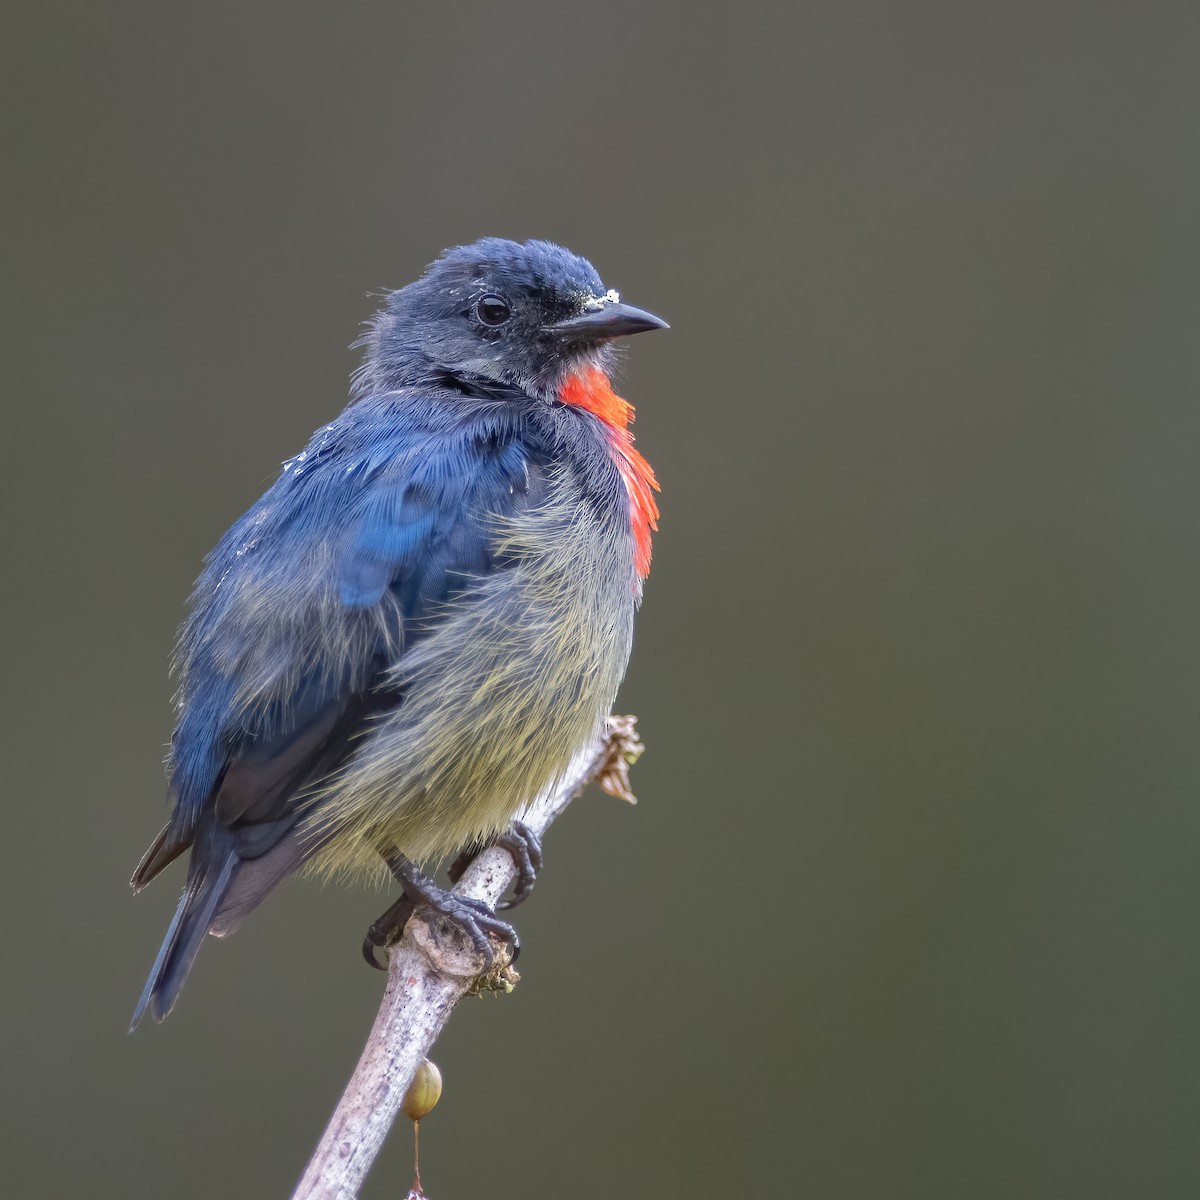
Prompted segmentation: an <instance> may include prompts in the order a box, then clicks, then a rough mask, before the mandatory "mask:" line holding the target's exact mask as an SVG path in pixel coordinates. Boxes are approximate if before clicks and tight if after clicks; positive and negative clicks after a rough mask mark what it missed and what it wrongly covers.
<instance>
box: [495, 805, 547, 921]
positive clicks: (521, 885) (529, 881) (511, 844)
mask: <svg viewBox="0 0 1200 1200" xmlns="http://www.w3.org/2000/svg"><path fill="white" fill-rule="evenodd" d="M495 844H496V845H497V846H502V847H503V848H504V849H505V850H507V851H508V852H509V854H511V855H512V859H513V862H514V863H516V864H517V878H516V880H515V882H514V883H513V890H512V895H511V896H510V897H509V898H508V899H507V900H504V901H502V902H501V903H500V904H498V905H497V908H501V909H509V908H516V907H517V905H518V904H520V903H521V902H522V901H523V900H524V899H525V898H526V897H527V896H528V895H529V893H530V892H532V891H533V885H534V884H535V883H537V877H538V872H539V871H540V870H541V869H542V839H541V838H539V837H538V835H537V834H536V833H534V832H533V830H532V829H530V828H529V826H528V825H526V824H525V822H524V821H514V822H513V823H512V824H511V825H510V826H509V827H508V829H507V830H505V832H504V833H502V834H501V835H500V836H499V837H498V838H497V839H496V842H495Z"/></svg>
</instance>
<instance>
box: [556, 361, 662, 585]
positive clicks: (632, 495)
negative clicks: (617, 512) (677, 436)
mask: <svg viewBox="0 0 1200 1200" xmlns="http://www.w3.org/2000/svg"><path fill="white" fill-rule="evenodd" d="M561 395H562V401H563V403H564V404H573V405H574V406H575V407H576V408H582V409H585V410H586V411H587V412H590V413H594V414H595V415H596V416H597V417H599V418H600V420H601V421H603V422H604V424H605V425H606V426H607V427H608V445H609V449H610V450H611V452H612V456H613V462H614V463H616V465H617V470H618V471H620V473H621V478H622V479H623V480H624V481H625V490H626V491H627V492H628V493H629V520H630V524H631V525H632V527H633V548H634V554H633V565H634V566H635V567H636V568H637V573H638V578H639V579H645V578H646V576H647V575H648V574H649V572H650V535H651V533H653V532H655V531H656V530H657V529H658V505H657V504H656V503H655V500H654V493H655V492H657V491H658V490H659V489H658V480H657V479H655V478H654V471H653V469H652V468H651V466H650V464H649V463H648V462H647V461H646V460H645V459H644V458H643V457H642V456H641V454H639V453H638V452H637V451H636V450H635V449H634V448H633V434H632V433H630V432H629V426H630V425H631V424H632V423H633V405H632V404H630V403H629V401H628V400H622V399H621V397H620V396H618V395H617V393H616V392H614V391H613V390H612V384H611V383H610V382H609V380H608V376H607V375H605V374H604V372H603V371H601V370H600V369H599V368H597V367H589V368H588V369H587V370H586V371H584V372H583V374H581V375H568V376H567V379H566V382H565V383H564V384H563V386H562V393H561Z"/></svg>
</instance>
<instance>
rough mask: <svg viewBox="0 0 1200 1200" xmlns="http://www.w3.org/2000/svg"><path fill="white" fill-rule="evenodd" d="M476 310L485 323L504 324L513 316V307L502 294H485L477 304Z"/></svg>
mask: <svg viewBox="0 0 1200 1200" xmlns="http://www.w3.org/2000/svg"><path fill="white" fill-rule="evenodd" d="M475 311H476V312H477V313H478V314H479V319H480V320H481V321H482V322H483V323H484V324H485V325H503V324H504V322H505V321H507V320H508V318H509V317H511V316H512V309H511V308H509V307H508V301H506V300H504V299H502V298H501V297H500V296H484V297H483V299H482V300H480V301H479V303H478V304H477V305H475Z"/></svg>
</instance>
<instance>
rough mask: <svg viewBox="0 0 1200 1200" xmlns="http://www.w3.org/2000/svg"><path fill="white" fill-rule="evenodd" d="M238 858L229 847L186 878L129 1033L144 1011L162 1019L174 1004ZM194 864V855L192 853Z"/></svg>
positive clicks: (223, 894)
mask: <svg viewBox="0 0 1200 1200" xmlns="http://www.w3.org/2000/svg"><path fill="white" fill-rule="evenodd" d="M240 862H241V859H240V858H239V857H238V853H237V851H236V850H235V849H233V848H232V847H229V848H228V849H227V850H226V851H225V853H224V855H223V856H222V857H220V858H219V859H218V860H217V863H216V864H214V866H215V869H212V870H206V871H205V872H204V873H203V875H201V876H199V877H198V878H195V879H189V880H188V884H187V888H186V890H185V891H184V893H183V897H182V898H181V899H180V901H179V907H178V908H177V909H176V910H175V916H174V918H173V919H172V921H171V926H170V928H169V929H168V930H167V936H166V937H165V938H163V944H162V946H161V947H160V948H159V951H158V957H157V958H156V959H155V960H154V966H153V968H151V971H150V978H149V979H147V980H146V986H145V988H144V989H143V990H142V997H141V999H140V1000H139V1001H138V1005H137V1008H136V1009H134V1012H133V1020H132V1021H131V1022H130V1023H129V1031H130V1032H131V1033H132V1032H133V1030H135V1029H136V1028H137V1026H138V1023H139V1022H140V1021H141V1019H142V1018H143V1017H144V1016H145V1015H146V1013H147V1012H149V1013H150V1015H151V1016H152V1017H153V1018H154V1020H156V1021H161V1020H162V1019H163V1018H164V1017H165V1016H166V1015H167V1013H169V1012H170V1011H171V1009H172V1008H173V1007H174V1006H175V1001H176V1000H177V999H178V998H179V991H180V989H181V988H182V987H183V985H184V982H185V981H186V980H187V977H188V972H189V971H190V970H191V969H192V962H193V961H194V960H195V957H196V955H197V953H199V950H200V943H201V942H203V941H204V937H205V935H206V934H207V933H208V931H209V928H210V927H211V925H212V923H213V919H214V918H215V917H216V915H217V911H218V909H219V908H220V906H221V901H222V900H224V898H225V894H226V892H228V891H229V886H230V884H231V883H232V882H233V877H234V874H235V872H236V870H237V867H238V864H239V863H240ZM193 865H195V859H194V856H193Z"/></svg>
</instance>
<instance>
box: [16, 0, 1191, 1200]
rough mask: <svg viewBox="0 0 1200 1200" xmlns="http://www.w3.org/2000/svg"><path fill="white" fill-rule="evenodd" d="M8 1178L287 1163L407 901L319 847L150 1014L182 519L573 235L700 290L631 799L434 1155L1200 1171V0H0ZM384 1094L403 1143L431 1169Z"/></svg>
mask: <svg viewBox="0 0 1200 1200" xmlns="http://www.w3.org/2000/svg"><path fill="white" fill-rule="evenodd" d="M4 26H5V32H4V38H3V48H2V50H0V55H2V56H3V63H2V70H0V80H2V83H0V87H2V88H3V90H4V93H5V95H4V97H3V104H2V105H0V113H2V116H0V122H2V124H3V128H4V135H5V154H4V171H3V186H2V193H0V196H2V199H0V204H2V206H3V209H2V217H3V227H4V231H5V242H6V249H5V268H4V273H3V281H4V285H5V287H4V291H5V295H4V302H3V312H2V314H0V315H2V317H3V341H4V347H5V352H4V354H3V356H2V359H3V361H2V362H0V373H2V375H0V379H2V384H3V392H2V396H3V404H4V426H3V447H4V467H3V472H2V473H0V475H2V478H3V482H4V484H5V485H6V492H7V498H6V500H5V508H4V513H5V517H4V522H3V526H4V538H5V546H6V549H5V553H4V559H3V564H4V588H3V594H4V602H5V607H6V616H5V619H4V621H3V625H2V628H3V635H4V657H3V677H4V683H5V693H6V696H5V712H4V719H3V722H2V727H3V730H4V734H5V741H6V743H7V745H6V749H5V753H4V789H3V810H2V811H3V830H4V836H3V841H2V844H0V858H2V863H3V871H2V874H0V912H2V913H3V922H4V928H5V937H4V946H3V953H2V956H0V962H2V963H3V967H2V970H3V988H2V989H0V1037H2V1038H3V1045H4V1052H3V1068H2V1071H0V1076H2V1078H3V1085H2V1086H0V1094H2V1097H3V1105H4V1108H3V1112H2V1113H0V1145H2V1148H3V1168H2V1170H0V1176H2V1177H3V1180H4V1184H3V1189H2V1190H3V1191H4V1192H5V1194H6V1195H13V1196H17V1195H21V1196H38V1197H42V1196H45V1197H68V1196H70V1197H76V1196H78V1197H82V1196H87V1197H89V1198H90V1200H106V1198H110V1197H112V1198H116V1197H120V1198H122V1200H129V1198H133V1197H136V1198H140V1197H155V1198H158V1197H170V1198H171V1200H186V1198H191V1197H195V1198H200V1197H212V1196H223V1197H254V1198H258V1197H283V1196H285V1195H286V1194H287V1192H288V1189H289V1188H290V1186H291V1184H292V1183H293V1181H294V1180H295V1179H296V1178H297V1176H298V1175H299V1172H300V1170H301V1168H302V1166H303V1163H304V1162H305V1160H306V1158H307V1155H308V1153H309V1150H310V1149H311V1147H312V1145H313V1143H314V1141H315V1139H316V1137H317V1135H318V1133H319V1131H320V1129H321V1127H322V1125H323V1122H324V1120H325V1117H326V1115H327V1114H328V1112H329V1110H330V1108H331V1106H332V1105H333V1103H334V1101H335V1100H336V1097H337V1095H338V1092H339V1090H340V1088H341V1085H342V1083H343V1081H344V1080H345V1078H346V1076H347V1075H348V1073H349V1071H350V1068H351V1066H352V1064H353V1061H354V1058H355V1056H356V1053H357V1051H358V1049H359V1047H360V1046H361V1044H362V1041H363V1038H364V1035H365V1032H366V1029H367V1027H368V1024H369V1021H370V1019H371V1016H372V1014H373V1012H374V1009H375V1006H376V1003H377V1000H378V997H379V994H380V988H381V984H382V977H380V976H378V975H376V974H373V973H372V972H370V971H368V970H366V969H365V968H364V967H363V966H362V964H361V962H360V960H359V957H358V946H359V940H360V938H361V935H362V933H363V930H364V928H365V927H366V925H367V924H368V923H369V922H370V921H371V920H372V919H373V918H374V917H375V916H376V915H377V914H378V913H379V912H380V911H381V909H382V908H383V907H384V905H385V903H386V899H385V897H384V896H383V895H380V894H367V893H362V892H353V891H338V890H336V889H332V888H329V889H324V890H322V889H319V888H317V887H315V886H313V885H308V884H304V883H292V884H290V885H288V886H286V887H285V888H283V889H281V891H280V892H279V893H278V894H276V895H275V896H273V897H272V898H271V900H270V901H269V902H268V903H267V904H266V905H265V907H264V908H263V909H262V910H261V911H260V912H259V913H258V914H257V915H256V916H255V917H254V918H253V919H252V920H251V921H250V922H249V923H248V924H247V926H246V927H245V929H244V930H243V931H242V932H241V933H239V935H238V936H237V937H236V938H234V939H232V940H231V941H229V942H227V943H210V944H209V945H208V946H206V947H205V949H204V951H203V953H202V954H201V956H200V958H199V960H198V964H197V969H196V971H195V974H194V976H193V978H192V980H191V982H190V983H189V985H188V987H187V989H186V991H185V993H184V996H183V999H182V1002H181V1003H180V1006H179V1008H178V1009H177V1010H176V1012H175V1014H174V1015H173V1016H172V1017H171V1019H170V1021H168V1022H167V1023H166V1024H165V1025H164V1026H162V1027H161V1028H154V1027H147V1028H143V1029H141V1030H139V1031H138V1032H137V1034H136V1035H135V1036H133V1037H129V1036H127V1035H126V1033H125V1027H126V1023H127V1021H128V1018H129V1014H130V1011H131V1009H132V1007H133V1003H134V1001H135V999H136V997H137V994H138V991H139V989H140V988H141V985H142V981H143V979H144V977H145V973H146V971H147V969H148V967H149V965H150V962H151V960H152V958H153V955H154V952H155V949H156V947H157V945H158V942H159V939H160V937H161V936H162V933H163V931H164V929H165V927H166V924H167V921H168V919H169V916H170V913H171V911H172V908H173V906H174V902H175V898H176V895H177V888H178V885H179V882H180V873H179V871H178V870H176V871H175V872H173V874H172V875H171V876H170V877H168V878H166V879H164V880H162V881H160V882H158V883H156V884H155V886H154V887H153V888H152V889H151V890H150V891H149V892H147V893H146V894H145V895H143V896H140V897H138V898H137V899H136V900H135V899H133V898H132V897H131V896H130V895H129V892H128V889H127V887H126V880H127V878H128V876H129V873H130V871H131V869H132V868H133V866H134V864H135V863H136V861H137V859H138V857H139V855H140V854H141V852H142V850H143V848H144V846H145V844H146V843H147V842H148V841H149V840H150V838H151V837H152V836H153V834H154V833H155V831H156V830H157V828H158V826H159V823H160V821H161V820H162V818H163V809H162V801H163V792H164V788H163V782H162V776H161V768H160V758H161V754H162V748H163V746H164V743H165V742H166V740H167V738H168V736H169V733H170V727H171V710H170V705H169V698H170V686H169V683H168V679H167V659H168V654H169V650H170V645H171V640H172V634H173V630H174V628H175V627H176V625H177V623H178V621H179V620H180V617H181V614H182V603H183V600H184V597H185V596H186V594H187V592H188V589H189V586H190V583H191V581H192V579H193V578H194V576H195V573H196V571H197V569H198V566H199V563H200V561H201V558H202V556H203V555H204V553H205V552H206V550H207V549H208V548H209V546H210V545H211V544H212V543H213V542H214V541H215V539H216V538H217V537H218V536H219V534H220V533H221V532H222V530H223V529H224V528H225V527H226V526H227V524H228V523H229V522H230V521H232V520H233V519H234V518H235V517H236V516H237V515H238V514H239V513H240V512H242V511H243V509H244V508H245V507H246V506H247V505H248V504H249V503H250V502H251V501H252V500H253V499H254V498H255V497H256V496H257V495H258V494H259V492H260V491H261V490H262V488H263V487H264V486H265V484H266V483H267V482H268V481H269V480H270V479H271V477H272V475H273V473H274V472H275V471H276V470H277V467H278V464H279V462H280V461H281V460H282V459H284V458H285V457H287V456H288V455H290V454H293V453H294V452H295V451H297V450H298V449H299V448H300V447H301V446H302V445H303V444H304V442H305V440H306V438H307V437H308V434H309V433H310V431H311V430H312V429H313V428H315V427H316V426H317V425H319V424H321V423H323V422H324V421H326V420H328V419H329V418H330V417H331V416H333V415H334V414H335V413H336V412H337V411H338V410H339V409H340V407H341V406H342V404H343V403H344V400H345V396H346V385H347V379H348V375H349V373H350V371H351V369H352V367H353V366H354V364H355V361H356V356H355V354H354V353H353V352H351V351H350V350H348V349H347V346H348V344H349V343H350V342H351V341H352V339H353V338H354V337H355V336H356V331H357V327H358V325H359V323H360V322H361V321H362V320H364V319H365V318H366V317H367V315H368V314H369V313H370V312H371V311H372V307H373V304H374V301H373V300H372V298H371V296H370V295H369V293H370V292H372V291H378V290H380V289H385V288H390V287H397V286H400V285H402V284H404V283H406V282H408V281H409V280H411V279H412V278H413V277H414V276H415V275H416V274H417V273H418V272H419V271H420V270H421V269H422V268H423V266H424V265H425V264H426V263H427V262H428V261H429V260H430V259H431V258H432V257H433V256H434V255H436V254H437V253H438V252H439V251H440V250H441V249H442V248H443V247H444V246H447V245H451V244H455V243H458V242H463V241H468V240H472V239H474V238H476V237H478V236H480V235H483V234H500V235H506V236H512V237H518V238H526V237H535V236H536V237H546V238H551V239H555V240H558V241H561V242H563V243H565V244H567V245H569V246H571V247H572V248H574V249H576V250H578V251H580V252H582V253H584V254H586V255H587V256H588V257H590V258H591V259H592V260H593V261H594V263H595V264H596V265H597V267H598V268H599V270H600V271H601V273H602V275H603V277H604V279H605V281H606V283H607V284H608V285H610V286H613V287H616V288H619V289H620V290H621V291H622V293H623V295H624V296H625V298H626V299H628V300H630V301H632V302H634V303H636V304H639V305H643V306H645V307H647V308H650V309H652V310H654V311H656V312H660V313H662V314H663V315H664V316H665V317H667V318H668V319H669V320H670V321H671V323H672V326H673V328H672V330H671V332H670V333H668V334H656V335H654V336H653V337H646V338H640V339H636V341H635V343H634V344H632V345H631V346H630V347H629V354H628V356H627V357H626V359H625V360H624V364H623V367H622V379H621V387H622V390H623V392H624V394H625V395H627V396H628V397H629V399H631V400H632V401H633V402H634V403H635V404H636V405H637V409H638V424H637V434H638V445H639V447H640V448H641V449H642V450H643V451H644V452H645V453H646V455H647V456H648V457H649V458H650V460H651V461H652V462H653V464H654V465H655V467H656V468H657V470H658V473H659V476H660V478H661V480H662V484H663V494H662V508H663V519H662V530H661V533H660V535H659V537H658V539H657V542H656V545H655V560H654V569H653V573H652V575H651V578H650V581H649V587H648V589H647V593H646V603H645V607H644V610H643V613H642V617H641V620H640V623H639V627H638V634H637V645H636V650H635V657H634V661H633V664H632V667H631V670H630V673H629V677H628V680H627V683H626V686H625V689H624V692H623V695H622V700H621V708H622V709H623V710H626V711H632V712H636V713H637V714H638V715H639V716H640V718H641V721H642V730H643V733H644V736H645V739H646V742H647V744H648V746H649V749H648V751H647V753H646V756H645V758H644V760H643V761H642V763H641V764H639V766H638V767H637V769H636V772H635V785H636V790H637V792H638V794H639V796H640V798H641V803H640V805H639V806H638V807H637V808H634V809H630V808H627V807H625V806H623V805H621V804H619V803H618V802H616V801H614V800H611V799H608V798H607V797H604V796H602V795H600V794H599V793H597V794H595V795H590V796H589V797H588V798H587V799H586V800H584V801H582V802H580V803H578V804H577V805H575V806H574V808H573V809H572V811H571V812H570V813H569V814H568V815H567V816H566V817H565V818H564V819H563V820H562V821H561V822H560V823H559V825H558V826H556V827H555V829H554V830H553V832H552V834H551V836H550V838H549V842H548V847H547V866H546V869H545V872H544V875H543V877H542V881H541V883H540V884H539V887H538V891H537V894H536V895H535V897H534V898H533V899H532V900H531V901H530V902H529V903H528V904H527V905H526V906H525V907H524V908H523V909H521V910H520V912H519V913H518V914H517V919H518V924H519V927H520V930H521V933H522V936H523V939H524V944H525V951H524V956H523V959H522V962H521V968H522V972H523V975H524V979H523V982H522V983H521V985H520V987H519V988H518V990H517V991H516V993H515V994H514V995H512V996H511V997H507V998H504V999H502V1000H495V1001H478V1002H472V1003H469V1004H464V1005H463V1006H462V1007H461V1008H460V1009H459V1011H458V1012H457V1013H456V1014H455V1016H454V1018H453V1021H452V1023H451V1025H450V1027H449V1029H448V1031H447V1033H446V1036H445V1037H444V1038H443V1039H442V1041H441V1042H440V1044H439V1046H438V1048H437V1054H436V1057H437V1060H438V1061H439V1063H440V1065H441V1067H442V1069H443V1072H444V1075H445V1078H446V1095H445V1098H444V1100H443V1102H442V1105H441V1107H440V1108H439V1109H438V1111H437V1112H436V1113H435V1114H434V1115H433V1116H431V1117H430V1118H429V1119H428V1121H427V1122H426V1124H425V1128H424V1130H423V1132H424V1135H425V1136H424V1138H423V1141H424V1154H423V1166H424V1171H423V1174H424V1177H425V1182H426V1185H427V1187H428V1189H429V1191H430V1193H431V1195H433V1196H434V1197H435V1200H450V1198H451V1197H465V1196H488V1197H489V1198H491V1200H509V1198H512V1200H516V1198H518V1197H520V1198H524V1197H530V1196H534V1197H541V1196H546V1197H549V1196H571V1197H578V1198H580V1200H600V1198H607V1197H616V1196H621V1197H626V1196H628V1197H647V1198H650V1197H654V1198H656V1200H658V1198H661V1197H674V1196H707V1195H718V1194H730V1195H735V1194H736V1195H739V1196H741V1195H746V1196H756V1197H761V1196H771V1197H774V1196H780V1197H793V1196H805V1197H820V1198H822V1200H858V1198H862V1197H887V1198H889V1200H910V1198H911V1200H934V1198H938V1200H942V1198H944V1200H963V1198H964V1197H969V1198H971V1200H990V1198H993V1197H994V1198H996V1200H1012V1198H1013V1197H1021V1198H1022V1200H1034V1198H1043V1197H1044V1198H1046V1200H1061V1198H1062V1197H1064V1196H1087V1197H1089V1200H1095V1198H1098V1197H1114V1198H1117V1197H1120V1198H1122V1200H1124V1198H1127V1197H1130V1196H1138V1197H1156V1198H1157V1197H1172V1198H1173V1197H1180V1198H1182V1197H1192V1196H1195V1195H1198V1194H1200V1140H1197V1138H1196V1134H1195V1129H1196V1124H1197V1117H1198V1115H1200V1113H1198V1107H1197V1101H1198V1099H1200V1085H1198V1072H1200V1053H1198V1051H1197V1037H1196V1020H1197V1012H1198V1011H1200V972H1198V970H1197V964H1198V961H1200V960H1198V956H1197V951H1196V944H1195V943H1196V932H1195V930H1196V916H1197V900H1198V898H1200V887H1198V885H1197V871H1196V858H1197V849H1198V837H1200V802H1198V797H1197V792H1198V784H1200V761H1198V757H1197V748H1196V730H1197V725H1198V721H1200V684H1198V675H1200V656H1198V654H1197V638H1196V625H1197V614H1198V611H1200V553H1198V549H1197V510H1198V501H1200V483H1198V480H1197V471H1196V458H1197V450H1198V447H1200V408H1198V406H1197V391H1198V387H1200V338H1198V337H1197V333H1196V325H1197V302H1198V301H1200V255H1198V253H1197V242H1196V231H1197V227H1198V220H1200V156H1198V154H1197V146H1198V145H1200V86H1198V84H1197V72H1196V62H1197V60H1198V56H1200V10H1198V9H1193V8H1190V7H1189V6H1187V5H1180V4H1174V5H1165V4H1154V3H1150V4H1144V5H1102V4H1084V3H1065V2H1060V0H1050V2H1048V3H1036V4H1035V3H1018V4H1009V5H994V4H986V5H985V4H960V3H950V2H942V3H923V2H918V3H906V4H896V3H889V2H886V0H876V2H860V0H851V2H849V3H840V4H835V3H801V4H797V5H782V4H755V3H748V4H738V5H733V6H729V5H721V4H706V3H697V4H687V5H684V4H646V3H643V4H636V5H635V4H624V3H609V4H595V3H593V4H588V5H583V4H570V3H562V2H560V3H555V4H550V3H546V4H533V3H525V4H513V5H496V4H491V5H479V4H467V3H460V4H440V5H423V4H399V3H395V2H392V3H381V2H377V0H373V2H362V3H356V4H314V3H287V4H284V3H245V2H239V3H226V2H224V0H219V2H216V3H206V4H198V5H168V4H161V3H154V4H152V3H142V4H137V3H132V2H127V0H115V2H114V3H109V4H82V3H75V4H65V3H46V4H39V5H36V6H33V5H26V6H23V7H20V8H13V9H12V10H11V11H10V12H9V13H8V14H7V16H6V19H5V22H4ZM408 1170H409V1138H408V1131H407V1129H398V1130H397V1134H396V1137H395V1138H394V1139H393V1141H392V1143H391V1144H390V1145H389V1147H388V1149H387V1151H386V1152H385V1155H384V1157H383V1159H382V1160H381V1161H380V1164H379V1166H378V1168H377V1170H376V1172H375V1174H374V1175H373V1177H372V1179H371V1180H370V1181H369V1184H368V1187H367V1189H366V1193H365V1195H366V1196H367V1197H368V1200H383V1198H384V1197H395V1196H399V1195H402V1194H403V1192H404V1191H405V1189H406V1188H407V1186H408Z"/></svg>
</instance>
